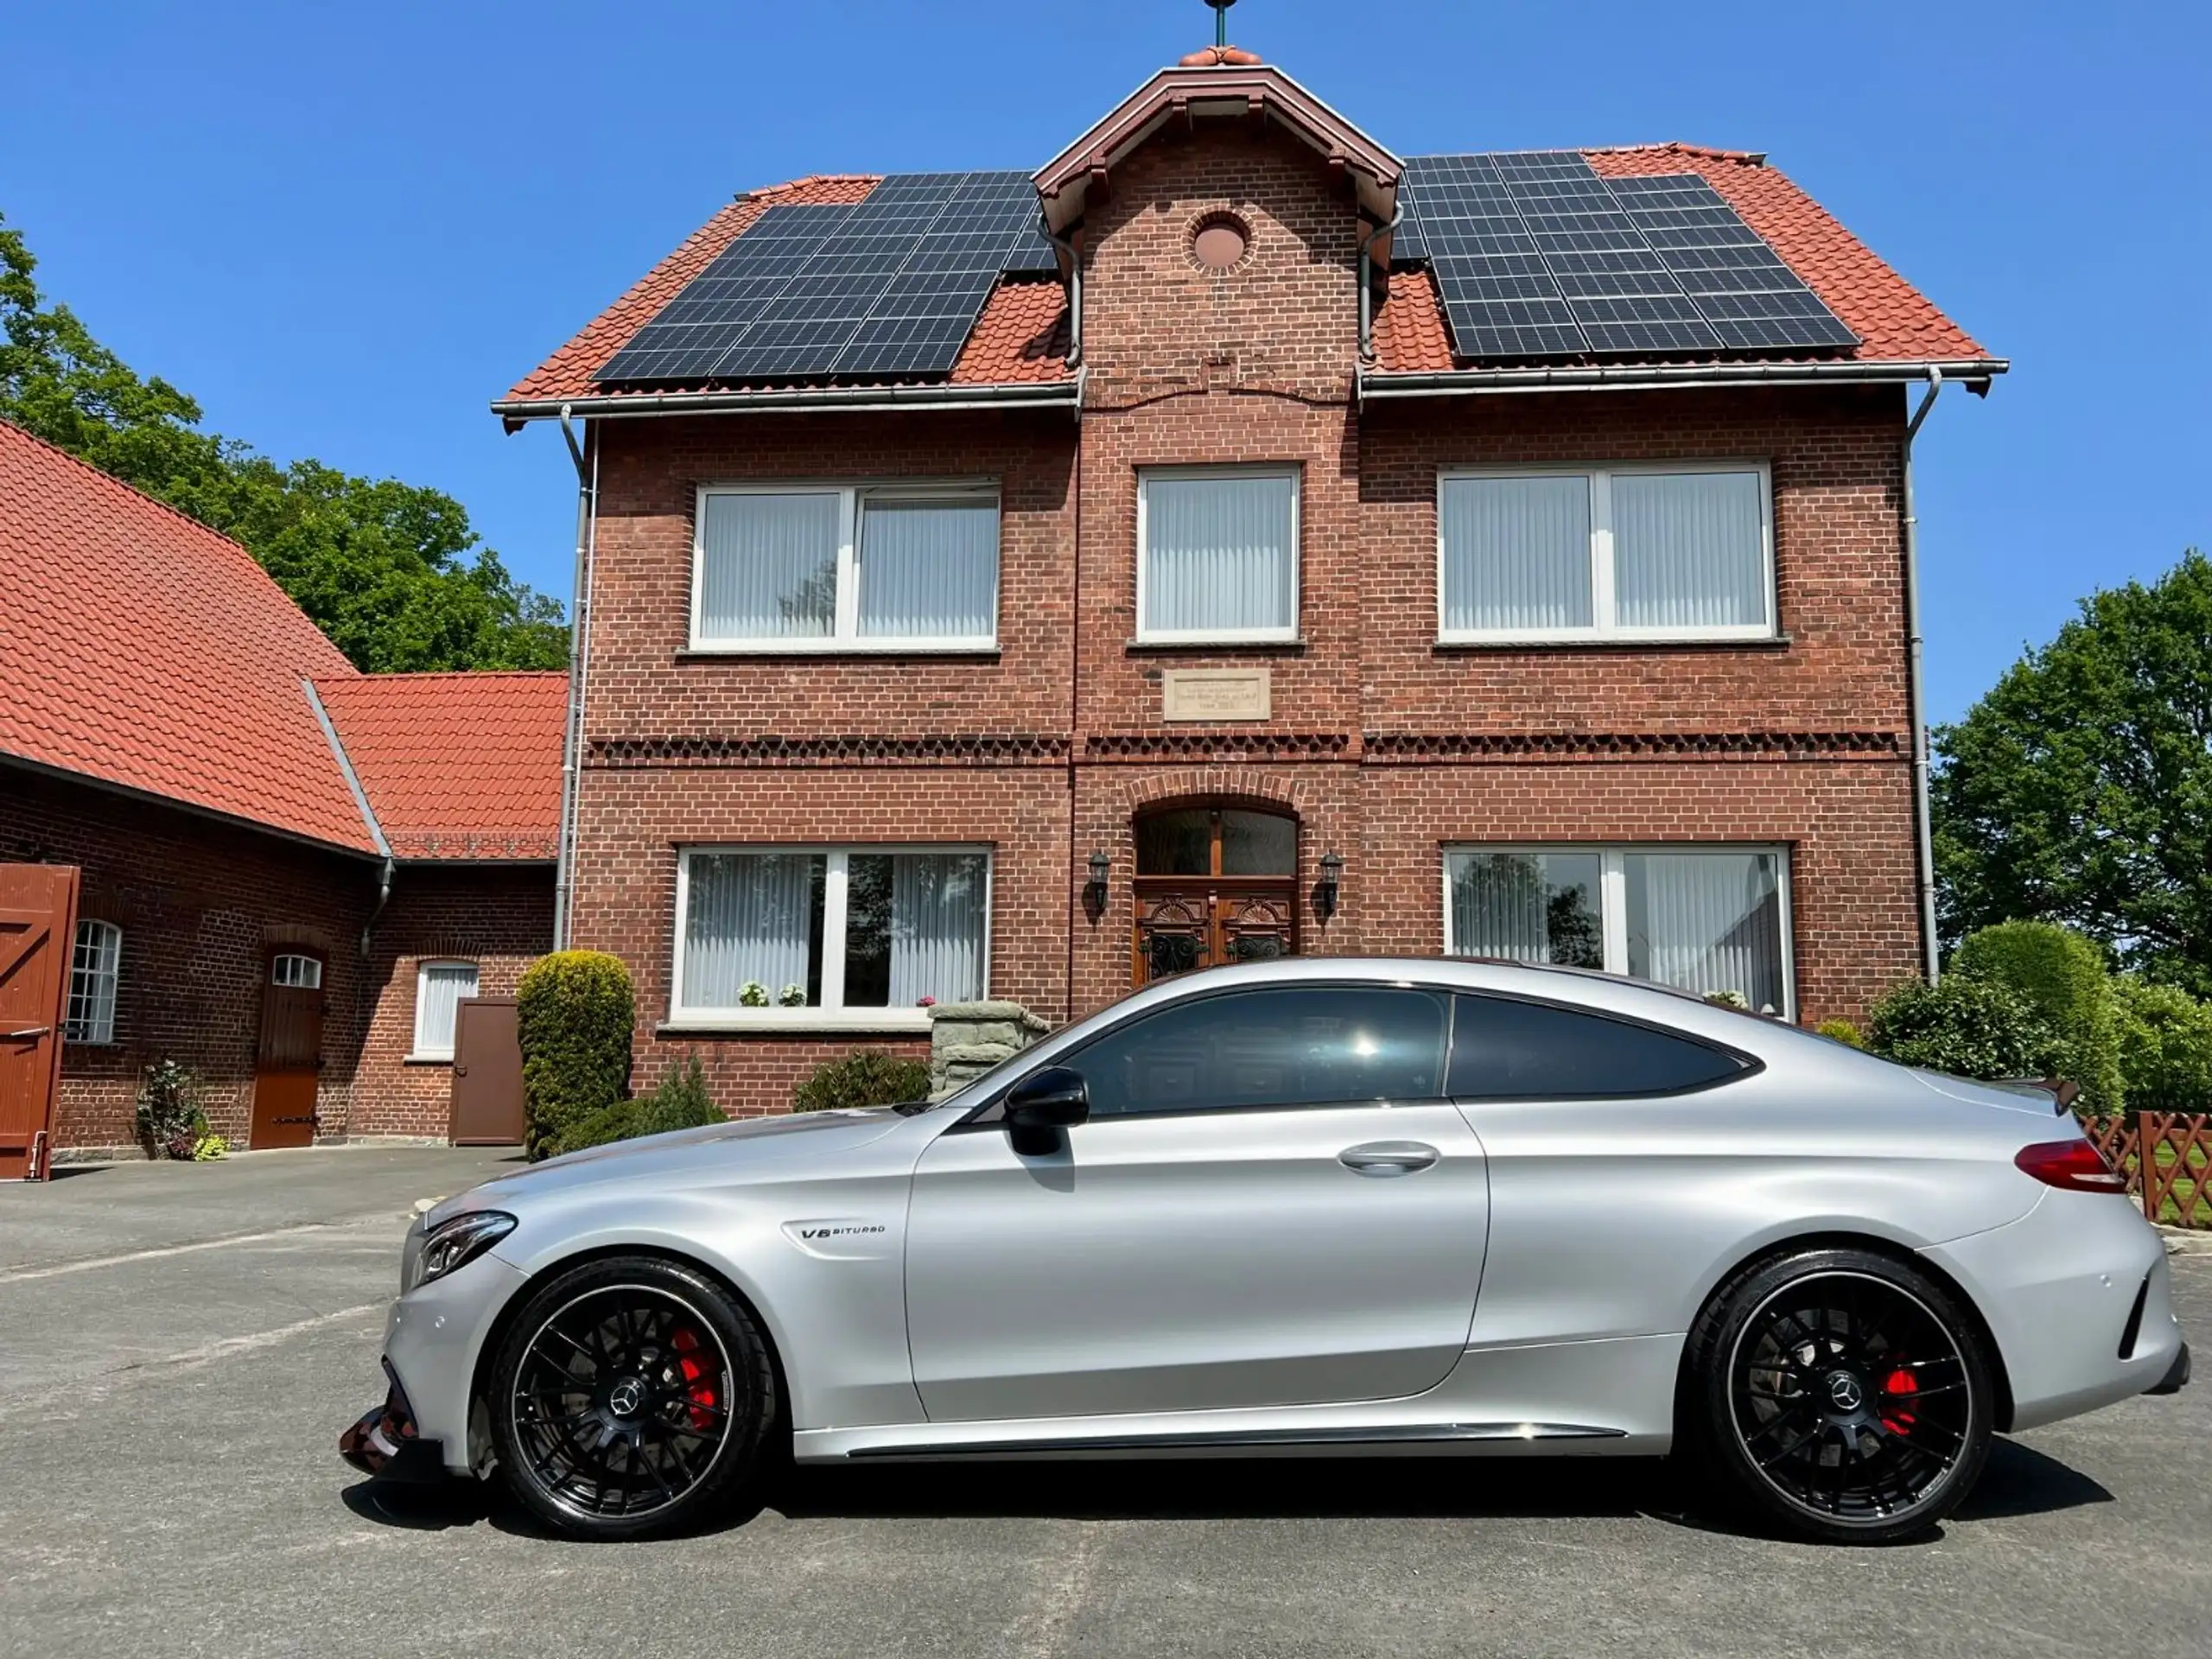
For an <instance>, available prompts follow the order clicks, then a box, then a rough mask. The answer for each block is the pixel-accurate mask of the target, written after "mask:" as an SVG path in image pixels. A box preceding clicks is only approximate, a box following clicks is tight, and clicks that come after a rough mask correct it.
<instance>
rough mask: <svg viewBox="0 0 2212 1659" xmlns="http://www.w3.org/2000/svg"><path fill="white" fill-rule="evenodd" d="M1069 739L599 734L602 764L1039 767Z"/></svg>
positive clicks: (1056, 760)
mask: <svg viewBox="0 0 2212 1659" xmlns="http://www.w3.org/2000/svg"><path fill="white" fill-rule="evenodd" d="M1067 758H1068V740H1067V739H1065V737H1048V736H1041V735H1039V734H1033V733H1027V732H1020V733H1007V734H988V733H940V734H934V735H931V736H927V737H891V736H887V735H883V734H868V733H857V734H844V735H828V736H821V737H779V736H772V735H766V736H760V737H620V738H594V739H593V740H592V743H591V759H592V764H593V765H594V766H607V767H629V766H849V765H854V764H857V763H861V762H866V763H868V764H871V765H880V766H963V765H964V766H1033V765H1037V764H1039V763H1044V764H1061V763H1065V761H1066V760H1067Z"/></svg>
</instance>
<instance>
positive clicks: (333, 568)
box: [0, 218, 569, 672]
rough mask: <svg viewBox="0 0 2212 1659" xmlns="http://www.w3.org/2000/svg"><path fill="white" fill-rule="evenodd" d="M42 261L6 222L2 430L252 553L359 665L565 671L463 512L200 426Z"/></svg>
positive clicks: (1, 226)
mask: <svg viewBox="0 0 2212 1659" xmlns="http://www.w3.org/2000/svg"><path fill="white" fill-rule="evenodd" d="M37 265H38V262H37V260H36V259H35V257H33V256H32V254H31V251H30V250H29V248H28V247H27V246H26V245H24V242H23V238H22V232H20V231H15V230H10V229H9V228H8V227H7V225H6V222H5V219H4V218H0V419H5V420H9V421H12V422H14V423H16V425H18V426H20V427H22V429H24V430H26V431H28V432H30V433H32V434H34V435H36V436H38V437H41V438H43V439H45V440H46V441H47V442H48V443H51V444H53V445H54V446H55V447H56V448H61V449H66V450H67V451H68V452H69V453H70V454H73V455H75V456H77V457H79V459H81V460H83V461H88V462H89V463H91V464H92V466H94V467H99V469H100V470H101V471H102V472H104V473H107V474H111V475H112V476H114V477H116V478H119V479H121V480H123V481H124V483H126V484H129V485H131V486H134V487H136V488H137V489H141V490H143V491H144V492H145V493H147V494H149V495H151V496H153V497H155V498H156V499H159V500H162V501H165V502H167V503H168V505H171V506H173V507H175V508H176V509H177V510H178V511H179V512H186V513H188V514H190V515H191V516H192V517H193V518H197V519H199V520H200V522H201V523H202V524H207V525H209V526H210V527H212V528H213V529H215V530H218V531H221V532H222V533H223V534H224V535H226V536H228V537H232V539H234V540H236V541H238V542H239V543H242V544H243V545H244V546H245V549H246V550H247V551H249V552H251V554H252V555H253V556H254V557H255V558H256V559H257V560H259V561H260V562H261V564H262V565H263V567H264V569H267V570H268V571H269V573H270V575H272V576H274V577H275V578H276V579H277V584H278V585H279V586H280V587H282V588H283V589H284V591H285V592H286V593H287V594H290V595H291V597H292V599H293V601H294V602H295V603H296V604H297V605H298V606H299V607H300V608H301V609H302V610H303V611H305V612H306V613H308V617H309V618H310V619H312V620H313V621H314V622H315V626H317V627H319V628H321V630H322V631H323V632H325V633H327V634H328V635H329V636H330V638H331V639H332V641H333V642H334V644H336V645H337V646H338V648H339V649H340V651H342V652H345V653H346V656H347V657H348V658H350V659H352V661H353V664H354V665H355V666H356V667H359V668H361V669H365V670H367V671H371V672H385V671H397V670H404V669H448V668H559V667H562V666H563V665H564V664H566V663H567V661H568V655H569V645H568V629H567V627H566V626H563V622H562V616H561V607H560V604H559V602H558V601H556V600H553V599H551V598H549V597H547V596H546V595H544V594H537V593H533V592H532V591H531V589H530V588H527V587H525V586H524V585H523V584H522V583H520V582H516V581H515V580H514V578H513V577H512V576H511V575H508V573H507V570H506V568H505V566H504V565H503V564H501V563H500V562H499V555H498V554H496V553H494V552H493V551H492V550H490V549H489V548H486V547H483V546H482V545H481V543H480V538H479V537H477V535H476V532H475V531H474V530H472V529H471V528H470V527H469V523H468V513H467V510H466V509H464V508H463V507H462V506H461V503H459V502H458V501H455V500H454V499H453V498H452V497H451V496H449V495H446V494H444V493H442V492H440V491H437V490H432V489H425V488H423V487H421V486H416V485H409V484H402V483H400V482H398V481H397V480H392V479H366V478H357V477H354V476H353V475H352V474H347V473H343V472H340V471H339V470H337V469H336V468H334V467H326V466H324V465H322V464H321V462H320V461H293V462H291V463H290V464H289V466H286V465H280V464H278V463H277V462H276V461H271V460H270V459H269V458H268V457H267V456H265V455H261V454H256V453H255V452H254V451H253V450H252V449H251V448H248V447H247V446H246V445H245V444H243V443H238V442H232V441H231V440H228V439H225V438H221V437H219V436H217V435H214V434H213V433H211V432H207V431H204V430H202V429H201V428H200V405H199V404H197V403H195V402H194V401H193V399H192V398H191V397H188V396H187V395H186V394H185V393H184V392H182V391H179V390H178V389H177V388H176V387H175V386H173V385H169V383H168V381H166V380H163V379H161V378H157V377H156V378H141V377H140V376H139V375H138V374H137V373H136V372H133V371H132V370H131V369H130V366H129V365H126V364H125V363H124V361H123V360H122V359H120V358H118V356H116V354H115V353H113V352H111V351H110V350H109V349H108V348H107V347H106V346H103V345H101V344H100V343H99V341H98V340H95V339H93V338H92V332H91V331H90V330H89V329H87V328H86V327H85V325H84V323H83V322H82V321H80V320H79V318H78V317H77V315H75V314H74V313H73V312H72V311H71V310H70V309H69V308H68V307H67V306H66V305H57V304H48V302H47V300H46V298H45V296H42V295H41V293H40V292H39V289H38V285H37V283H35V281H34V280H33V276H34V273H35V270H37ZM472 555H473V556H472Z"/></svg>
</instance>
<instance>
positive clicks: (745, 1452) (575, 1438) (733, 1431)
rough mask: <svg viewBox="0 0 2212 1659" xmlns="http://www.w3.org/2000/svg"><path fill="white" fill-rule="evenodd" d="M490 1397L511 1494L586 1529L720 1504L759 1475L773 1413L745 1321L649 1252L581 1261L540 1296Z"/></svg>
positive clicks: (665, 1520) (502, 1357)
mask: <svg viewBox="0 0 2212 1659" xmlns="http://www.w3.org/2000/svg"><path fill="white" fill-rule="evenodd" d="M487 1392H488V1393H489V1395H490V1399H489V1403H490V1405H491V1407H492V1423H493V1439H494V1440H495V1442H496V1444H497V1446H498V1450H499V1465H500V1467H501V1469H502V1470H503V1471H504V1472H505V1476H506V1479H507V1484H508V1485H509V1486H510V1487H511V1488H512V1491H514V1493H515V1495H516V1497H518V1498H520V1499H521V1500H522V1502H523V1503H524V1504H526V1505H527V1506H528V1507H529V1508H530V1509H531V1510H533V1511H534V1512H535V1513H536V1514H537V1515H538V1516H540V1517H541V1518H543V1520H545V1521H547V1522H550V1523H551V1524H552V1525H554V1526H556V1527H557V1528H559V1529H562V1530H563V1531H564V1532H569V1533H571V1534H574V1535H577V1536H579V1537H590V1538H629V1537H635V1536H638V1535H640V1534H642V1533H647V1532H654V1531H661V1530H666V1529H672V1528H675V1527H678V1526H681V1525H683V1524H686V1523H689V1522H695V1521H698V1520H701V1519H703V1518H706V1517H707V1516H709V1515H710V1514H711V1513H712V1512H713V1511H715V1510H718V1509H720V1508H721V1507H723V1506H724V1505H726V1504H727V1503H728V1501H729V1500H730V1499H731V1497H733V1496H734V1493H735V1492H736V1491H738V1489H740V1488H741V1486H742V1485H744V1484H746V1482H747V1480H748V1479H749V1478H752V1477H753V1475H755V1474H756V1473H758V1472H759V1471H760V1465H761V1461H762V1457H761V1453H762V1448H763V1445H764V1442H765V1440H766V1435H767V1433H768V1431H769V1429H770V1428H771V1427H772V1424H773V1421H774V1419H775V1414H776V1392H775V1376H774V1370H773V1368H772V1366H771V1365H770V1363H768V1357H767V1351H766V1344H764V1343H763V1342H762V1341H761V1339H760V1333H759V1331H758V1329H757V1327H756V1326H755V1325H754V1324H753V1319H752V1318H751V1316H750V1315H749V1314H748V1313H747V1311H746V1310H745V1309H744V1308H743V1307H742V1306H740V1305H739V1304H738V1303H736V1302H735V1301H734V1300H732V1299H731V1298H730V1296H729V1295H728V1293H727V1292H725V1291H724V1290H723V1289H722V1288H721V1287H720V1286H719V1285H717V1284H715V1282H714V1281H711V1280H709V1279H708V1278H707V1277H706V1276H705V1275H703V1274H699V1273H697V1272H696V1271H695V1270H693V1269H691V1268H687V1267H683V1266H680V1265H678V1264H677V1263H675V1262H669V1261H666V1260H663V1259H661V1258H658V1257H652V1256H629V1257H614V1258H611V1259H608V1260H604V1261H600V1262H591V1263H588V1264H587V1265H586V1266H584V1267H582V1268H576V1269H575V1270H573V1271H571V1272H569V1273H567V1274H562V1275H560V1276H559V1277H558V1278H556V1279H555V1280H554V1281H552V1282H551V1283H550V1284H548V1285H547V1286H546V1287H544V1289H543V1290H542V1291H540V1292H539V1293H538V1294H537V1295H535V1296H533V1297H532V1298H531V1300H530V1303H529V1305H528V1306H525V1307H524V1309H523V1310H522V1312H521V1313H519V1314H518V1316H517V1317H516V1319H515V1320H514V1322H513V1323H512V1325H510V1326H509V1328H508V1333H507V1337H506V1340H505V1343H504V1344H502V1345H501V1349H500V1353H499V1361H498V1363H496V1365H495V1366H494V1368H493V1374H492V1381H491V1385H490V1389H488V1390H487Z"/></svg>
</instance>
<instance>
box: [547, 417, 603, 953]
mask: <svg viewBox="0 0 2212 1659" xmlns="http://www.w3.org/2000/svg"><path fill="white" fill-rule="evenodd" d="M561 435H562V437H563V438H564V439H565V440H567V442H568V445H569V460H570V461H573V462H574V463H575V468H576V564H575V578H574V581H573V583H572V585H571V587H570V588H569V594H570V599H569V718H568V724H567V728H566V729H565V730H564V732H563V736H562V741H561V834H560V840H559V841H558V842H557V843H556V847H555V851H554V862H555V868H554V875H553V948H554V949H555V950H567V949H568V948H569V916H570V913H571V911H572V909H573V906H574V902H575V874H576V801H577V797H578V796H579V795H580V794H581V793H582V784H583V728H584V664H585V662H586V660H587V658H588V651H587V645H588V641H589V639H590V635H591V588H592V571H593V568H594V563H595V555H596V553H597V551H598V544H599V446H598V445H597V444H596V443H594V442H592V430H591V423H590V422H589V421H586V422H585V423H584V440H583V442H582V443H579V442H577V441H576V433H575V427H574V426H572V425H571V424H570V423H569V405H568V404H562V405H561ZM587 444H588V445H589V446H590V448H591V454H590V456H589V458H588V459H587V458H586V456H585V454H584V448H585V445H587Z"/></svg>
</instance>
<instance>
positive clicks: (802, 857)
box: [681, 853, 823, 1008]
mask: <svg viewBox="0 0 2212 1659" xmlns="http://www.w3.org/2000/svg"><path fill="white" fill-rule="evenodd" d="M822 863H823V859H822V856H821V855H819V854H809V853H695V854H693V855H691V864H690V903H689V904H688V906H686V913H685V916H684V918H683V983H682V987H681V990H682V995H683V1007H687V1008H734V1007H739V1006H741V1004H740V1000H739V993H740V992H741V991H742V990H743V989H744V988H745V984H746V982H747V981H748V980H757V981H759V982H760V986H761V988H763V989H764V990H766V992H767V994H768V997H769V1000H770V1001H771V1002H773V1001H774V1000H775V998H776V997H777V996H778V995H779V993H780V992H781V991H782V989H783V988H784V987H785V986H786V985H806V984H808V983H810V975H809V972H808V969H809V968H810V965H811V963H810V957H811V954H812V952H811V950H810V948H809V938H810V933H811V931H812V925H813V919H814V902H815V901H814V894H815V890H816V888H817V885H818V883H819V880H820V874H819V872H820V867H821V865H822Z"/></svg>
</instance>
